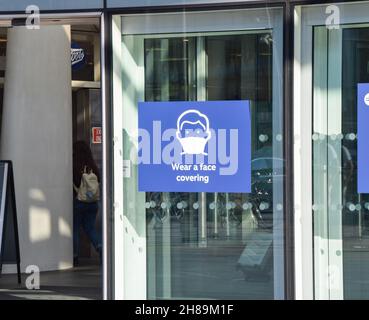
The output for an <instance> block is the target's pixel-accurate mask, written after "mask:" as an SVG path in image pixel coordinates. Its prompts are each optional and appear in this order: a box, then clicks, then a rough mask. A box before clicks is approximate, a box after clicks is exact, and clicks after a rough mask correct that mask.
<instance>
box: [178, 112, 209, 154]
mask: <svg viewBox="0 0 369 320" xmlns="http://www.w3.org/2000/svg"><path fill="white" fill-rule="evenodd" d="M210 138H211V132H210V125H209V118H208V117H207V116H206V115H204V114H202V113H201V112H199V111H197V110H187V111H185V112H183V113H182V114H181V115H180V116H179V118H178V120H177V139H178V141H179V142H180V144H181V145H182V148H183V152H182V153H181V154H182V155H183V154H203V155H207V154H206V153H205V148H206V144H207V143H208V141H209V140H210Z"/></svg>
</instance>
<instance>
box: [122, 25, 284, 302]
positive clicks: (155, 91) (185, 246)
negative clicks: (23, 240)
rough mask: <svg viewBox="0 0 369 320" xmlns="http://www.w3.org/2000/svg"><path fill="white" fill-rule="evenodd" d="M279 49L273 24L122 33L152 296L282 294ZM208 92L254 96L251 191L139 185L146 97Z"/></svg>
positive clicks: (130, 203) (131, 207) (130, 149)
mask: <svg viewBox="0 0 369 320" xmlns="http://www.w3.org/2000/svg"><path fill="white" fill-rule="evenodd" d="M275 48H276V46H275V42H274V41H273V32H272V31H267V30H264V31H253V32H237V33H233V34H232V33H206V34H201V33H198V34H191V35H186V36H184V35H181V34H178V35H174V34H171V35H153V36H143V35H137V36H132V35H127V36H123V37H122V69H123V70H122V71H123V72H122V83H123V139H124V152H123V156H124V159H125V160H126V161H127V160H130V161H131V162H132V170H131V171H130V174H129V175H126V176H125V178H124V185H123V188H124V213H125V217H126V218H127V219H128V221H129V226H130V227H133V228H134V229H135V231H136V232H137V233H138V234H139V235H140V236H142V237H144V238H145V242H146V275H147V296H148V298H149V299H180V298H185V299H188V298H191V299H197V298H202V299H273V298H274V297H276V295H277V293H276V292H277V291H278V294H280V292H282V293H283V281H282V284H281V281H280V279H282V280H283V272H284V271H283V270H284V269H283V264H282V265H280V264H281V262H280V261H283V256H282V253H283V243H282V242H280V241H279V240H276V239H281V238H282V236H283V234H282V230H283V221H280V219H279V218H278V219H275V217H276V216H278V217H281V216H283V173H284V160H283V156H282V141H283V136H282V132H281V129H280V128H282V120H281V119H282V114H283V113H282V112H283V110H282V105H281V104H279V103H278V101H279V99H280V97H281V92H280V91H278V90H276V89H275V88H273V83H275V82H274V81H275V79H278V78H277V74H278V75H281V74H282V72H281V70H280V69H279V68H280V67H281V64H278V63H275V62H276V60H275V59H274V57H275V56H274V55H275V54H277V53H278V55H279V56H281V52H277V53H275V52H274V51H275ZM203 100H209V101H210V100H250V101H251V119H252V193H251V194H228V193H180V192H169V193H159V192H147V193H139V192H137V190H138V187H137V182H138V180H137V165H136V164H135V159H136V158H137V152H138V150H137V146H138V139H139V138H138V136H137V135H138V128H137V117H138V115H137V108H138V102H139V101H203ZM281 226H282V227H281ZM125 232H126V233H127V232H128V231H127V230H126V231H125ZM277 247H278V248H277ZM126 250H127V251H128V249H126ZM277 255H278V258H279V259H276V256H277ZM125 256H126V259H128V260H130V256H129V255H128V254H126V255H125ZM276 261H277V262H276Z"/></svg>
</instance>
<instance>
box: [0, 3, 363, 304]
mask: <svg viewBox="0 0 369 320" xmlns="http://www.w3.org/2000/svg"><path fill="white" fill-rule="evenodd" d="M38 2H39V3H40V5H41V9H42V10H43V12H48V14H45V15H43V16H42V23H43V25H42V28H41V30H40V31H26V29H25V28H24V27H21V26H20V25H22V24H23V23H24V19H22V18H24V14H23V12H24V11H25V8H26V5H27V3H26V1H23V0H21V1H3V2H2V3H1V4H0V83H2V85H1V89H0V97H1V98H2V97H4V98H3V99H1V105H2V104H3V106H2V109H1V110H2V112H1V113H0V116H1V117H2V128H1V130H2V131H1V152H2V157H7V158H11V160H13V161H14V163H15V176H16V179H18V180H17V181H18V182H17V181H16V182H17V183H16V187H17V188H18V194H17V200H18V206H19V214H20V220H19V224H20V226H19V227H20V230H21V244H22V246H21V250H22V254H23V262H24V264H25V265H24V266H23V267H25V266H26V265H27V264H30V263H32V262H33V260H34V259H35V260H36V262H35V264H39V265H40V266H41V267H42V269H44V270H49V269H64V268H69V267H70V266H71V262H72V261H71V255H70V250H71V248H70V247H69V246H70V244H71V235H70V228H71V225H72V221H71V209H72V208H71V204H70V203H69V200H70V199H69V198H70V195H69V193H68V192H69V190H71V187H72V186H71V185H69V178H68V172H69V171H70V169H71V168H70V167H71V159H72V154H71V148H70V145H71V143H72V141H73V137H74V139H75V140H76V139H85V140H90V138H91V127H97V128H99V127H102V135H103V139H102V142H103V144H92V149H93V153H94V155H95V158H97V160H98V164H99V167H100V168H101V169H102V171H103V178H104V180H103V187H104V188H103V194H104V198H103V202H102V210H101V212H102V213H103V215H102V217H101V220H102V222H103V225H104V235H105V237H104V247H105V251H104V252H105V260H104V267H105V269H104V271H105V272H104V293H105V297H109V298H117V299H120V298H123V299H130V298H143V299H146V298H151V299H163V298H164V299H176V298H223V299H228V298H231V299H232V298H237V299H244V298H250V299H257V298H260V299H263V298H265V299H273V298H274V299H284V298H288V299H294V298H297V299H314V298H315V299H345V298H346V299H350V298H369V285H368V283H369V281H368V280H369V279H368V274H367V272H366V271H365V270H367V269H368V267H369V255H368V253H367V250H366V248H367V247H368V245H369V238H368V216H369V211H368V210H369V199H368V196H367V195H366V194H358V193H357V188H356V184H357V174H356V172H357V136H356V134H357V110H356V103H357V101H356V97H357V90H356V87H357V84H358V83H368V82H369V72H368V60H369V49H368V48H369V46H368V41H367V39H368V36H369V29H368V17H367V16H366V12H368V10H369V1H360V2H355V1H345V3H341V4H338V5H337V8H338V9H339V12H340V23H341V25H340V28H338V29H335V28H326V25H325V24H326V21H329V19H328V20H327V17H328V16H329V14H327V13H326V6H327V5H328V3H327V1H315V2H314V4H315V5H314V6H311V5H309V3H310V2H308V1H306V5H304V3H305V2H304V1H298V5H297V4H296V5H294V4H295V3H297V1H292V0H291V1H290V0H286V1H281V2H279V3H277V4H276V5H275V6H274V5H273V6H270V1H258V2H257V3H259V5H257V4H255V1H247V0H245V1H238V0H233V1H227V0H196V1H195V0H183V1H177V0H165V1H164V0H163V1H156V2H155V3H157V4H155V7H153V3H154V2H153V1H146V0H136V1H118V0H107V1H102V0H91V1H83V0H75V1H73V2H71V1H70V2H68V3H69V6H68V7H67V5H68V4H67V2H66V1H64V2H63V1H59V2H58V1H41V0H40V1H38ZM250 2H252V5H250ZM319 2H320V4H321V5H319ZM346 2H350V3H346ZM351 2H352V3H351ZM286 3H289V4H291V6H289V5H288V6H286V5H282V4H286ZM278 4H281V5H280V6H278ZM329 4H330V3H329ZM168 6H169V8H168ZM268 6H270V7H268ZM183 8H185V9H186V10H183ZM334 8H335V7H333V9H334ZM127 9H129V10H127ZM63 10H65V11H63ZM287 10H291V11H289V12H287ZM164 11H165V12H164ZM9 12H11V15H14V12H18V14H16V15H14V16H13V18H14V19H12V17H11V15H9V14H7V13H9ZM53 12H54V14H52V13H53ZM62 12H64V13H62ZM101 13H104V19H103V20H100V18H101V17H100V15H101ZM136 13H139V14H138V15H137V14H136ZM153 13H155V14H153ZM1 14H3V16H2V15H1ZM288 17H293V19H292V20H291V19H290V20H287V18H288ZM15 18H16V19H15ZM294 19H295V20H294ZM77 21H79V22H77ZM80 21H84V23H80ZM101 22H103V23H104V24H103V25H101ZM62 25H63V26H62ZM101 27H103V28H101ZM285 27H286V28H287V27H288V30H286V29H284V28H285ZM102 30H103V31H104V32H101V31H102ZM285 31H289V32H290V33H291V34H292V31H293V33H294V35H295V38H294V39H290V38H289V39H285V38H284V36H286V35H287V34H288V32H285ZM31 37H34V38H32V39H34V42H32V43H31V42H30V41H29V39H31ZM72 40H73V42H76V43H77V45H78V46H77V47H78V48H79V49H78V50H82V49H83V50H84V53H85V66H84V68H82V69H77V70H72V69H71V66H70V64H71V61H70V56H69V51H70V46H71V42H72ZM287 40H288V41H287ZM100 44H103V45H102V46H101V45H100ZM100 50H101V51H100ZM29 52H32V53H33V54H29ZM79 53H81V51H79ZM101 53H103V54H101ZM5 56H6V59H5ZM100 56H101V59H100ZM79 59H82V57H81V56H79ZM81 61H82V60H81ZM81 61H79V62H81ZM71 92H72V94H70V93H71ZM197 100H198V101H204V100H249V101H250V102H251V119H252V146H251V148H252V155H253V156H252V174H253V192H252V193H251V194H224V193H212V194H204V193H161V192H154V193H147V194H143V193H139V192H137V181H138V173H137V163H136V156H137V150H138V143H139V141H138V139H137V135H138V134H137V132H138V127H137V103H138V102H140V101H197ZM101 110H102V111H101ZM71 119H73V121H70V120H71ZM123 167H124V170H123ZM163 179H165V177H163ZM68 199H69V200H68ZM51 208H53V209H51ZM55 208H56V209H55ZM52 211H53V212H57V213H56V214H55V216H52V215H51V212H52ZM54 236H55V237H54ZM259 249H260V250H259ZM250 251H255V252H257V253H256V254H255V255H256V256H257V257H258V258H259V259H255V261H257V262H256V263H255V268H250V267H247V268H243V269H242V270H244V271H245V272H246V273H249V274H243V273H242V272H241V271H240V269H237V266H238V262H239V261H254V260H253V259H251V258H250V256H247V255H248V254H249V252H250ZM263 252H264V253H263ZM267 253H268V256H267ZM83 254H84V255H86V256H88V255H93V253H91V252H90V250H89V247H88V246H87V245H86V246H85V247H84V248H83ZM245 254H246V257H245V256H243V255H245ZM263 255H264V256H265V259H264V257H263ZM238 267H239V266H238ZM7 270H8V271H9V269H7ZM327 270H333V271H334V272H327ZM10 271H11V270H10ZM333 275H335V277H334V279H333ZM240 279H241V280H240ZM0 284H1V279H0Z"/></svg>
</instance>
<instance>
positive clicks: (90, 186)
mask: <svg viewBox="0 0 369 320" xmlns="http://www.w3.org/2000/svg"><path fill="white" fill-rule="evenodd" d="M100 181H101V180H100V173H99V169H98V168H97V165H96V162H95V160H94V159H93V156H92V151H91V148H90V146H89V145H88V144H87V143H86V142H84V141H77V142H75V143H74V145H73V195H74V197H73V198H74V203H73V263H74V266H77V265H78V263H79V261H78V255H79V245H80V243H79V232H80V229H81V227H82V228H83V230H84V231H85V233H86V234H87V236H88V238H89V240H90V241H91V243H92V245H93V247H94V248H95V250H96V251H97V252H98V254H99V257H100V263H101V255H102V243H101V242H102V240H101V233H100V232H98V231H97V229H96V217H97V213H98V208H99V206H98V201H99V197H100V186H99V184H100Z"/></svg>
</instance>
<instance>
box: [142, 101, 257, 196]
mask: <svg viewBox="0 0 369 320" xmlns="http://www.w3.org/2000/svg"><path fill="white" fill-rule="evenodd" d="M138 108H139V109H138V112H139V141H138V143H139V145H138V169H139V177H138V178H139V191H142V192H231V193H249V192H250V190H251V137H250V136H251V125H250V124H251V121H250V106H249V102H248V101H207V102H143V103H140V104H139V106H138Z"/></svg>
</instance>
